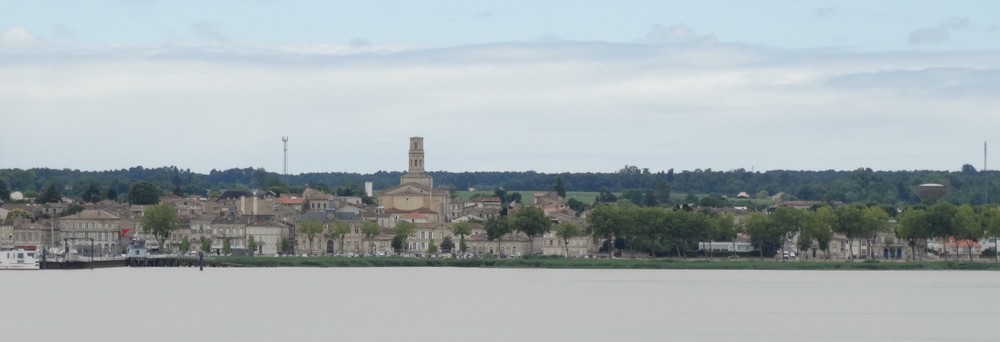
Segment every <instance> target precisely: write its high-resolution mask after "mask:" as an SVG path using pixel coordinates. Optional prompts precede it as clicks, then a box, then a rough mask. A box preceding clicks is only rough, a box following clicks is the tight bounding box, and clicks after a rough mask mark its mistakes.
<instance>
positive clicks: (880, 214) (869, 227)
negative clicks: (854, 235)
mask: <svg viewBox="0 0 1000 342" xmlns="http://www.w3.org/2000/svg"><path fill="white" fill-rule="evenodd" d="M861 217H862V219H863V223H862V225H861V227H862V228H861V236H864V237H866V241H867V243H868V258H869V259H872V258H874V257H875V240H876V238H877V237H878V234H879V233H885V232H889V229H890V227H889V214H888V213H887V212H886V211H885V210H883V209H882V208H881V207H878V206H871V207H867V208H865V209H864V210H862V212H861Z"/></svg>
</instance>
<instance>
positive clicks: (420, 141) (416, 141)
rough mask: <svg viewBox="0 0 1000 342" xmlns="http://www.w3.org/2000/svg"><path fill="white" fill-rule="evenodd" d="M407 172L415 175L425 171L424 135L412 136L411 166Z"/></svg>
mask: <svg viewBox="0 0 1000 342" xmlns="http://www.w3.org/2000/svg"><path fill="white" fill-rule="evenodd" d="M407 173H410V174H414V175H417V174H422V173H424V138H422V137H412V138H410V168H409V170H408V171H407Z"/></svg>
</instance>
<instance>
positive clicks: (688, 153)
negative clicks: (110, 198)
mask: <svg viewBox="0 0 1000 342" xmlns="http://www.w3.org/2000/svg"><path fill="white" fill-rule="evenodd" d="M691 36H695V37H697V36H696V35H694V34H693V33H692V34H691V35H687V37H691ZM342 49H349V47H344V46H341V47H336V48H335V47H326V46H317V47H312V48H309V47H305V46H302V47H297V48H295V49H287V48H255V49H254V48H246V47H211V48H203V47H157V48H142V47H133V48H114V49H105V50H100V49H98V50H93V49H91V50H59V51H50V52H46V53H41V54H39V53H37V52H35V53H33V54H30V55H29V54H19V53H5V54H3V53H0V107H2V108H5V123H4V125H3V127H7V128H0V155H3V156H4V166H5V167H36V166H47V167H55V168H62V167H69V168H80V169H110V168H122V167H129V166H134V165H138V164H141V165H143V166H146V167H153V166H161V165H177V166H179V167H183V168H192V169H194V170H197V171H201V172H205V171H208V170H210V169H212V168H216V169H224V168H230V167H247V166H261V167H265V168H267V169H271V170H278V169H280V167H281V160H282V157H281V146H280V145H279V144H280V141H279V138H280V137H281V136H283V135H287V136H290V137H291V140H290V142H289V143H290V144H289V146H290V160H289V163H290V168H291V170H292V172H307V171H360V172H371V171H376V170H380V169H381V170H401V169H404V168H405V158H406V156H405V149H406V146H405V144H406V139H407V137H409V136H412V135H423V136H424V137H425V138H426V139H427V140H426V143H427V149H428V157H427V163H428V168H429V169H431V170H451V171H464V170H528V169H533V170H537V171H545V172H559V171H612V170H615V169H617V168H619V167H621V165H625V164H630V165H640V166H643V167H649V168H651V169H653V170H664V169H668V168H676V169H679V170H683V169H689V170H690V169H695V168H701V169H705V168H712V169H716V170H725V169H732V168H738V167H744V168H750V167H751V166H753V167H755V168H756V169H759V170H760V169H846V170H850V169H854V168H857V167H859V166H866V167H872V168H875V169H946V168H957V167H958V166H960V165H962V164H964V163H967V162H970V158H977V156H976V155H973V156H967V155H964V154H963V153H961V151H963V150H964V148H965V147H963V146H964V145H963V144H965V143H969V142H968V140H969V139H972V138H970V137H976V138H975V140H979V141H978V142H976V144H978V145H979V146H981V143H982V141H981V139H982V137H985V136H990V135H991V134H992V131H991V130H992V128H993V127H997V126H998V125H1000V118H998V117H997V116H996V115H995V113H994V112H995V109H996V108H1000V99H998V98H997V97H996V96H995V95H994V94H996V93H998V92H1000V84H998V81H997V80H998V79H1000V53H998V52H975V53H918V52H911V53H894V54H884V53H881V54H875V53H873V54H865V53H846V52H837V51H784V50H771V49H766V48H760V47H754V46H746V45H740V44H722V43H718V44H707V45H705V44H609V43H581V42H569V41H558V42H548V43H538V42H536V43H506V44H487V45H473V46H454V47H420V48H416V49H415V48H409V49H400V50H396V51H379V52H359V51H358V50H342ZM348 51H353V52H348ZM38 122H46V123H49V124H48V125H46V132H47V133H46V137H47V138H46V139H47V140H46V141H47V143H46V144H22V143H16V142H23V141H37V135H36V134H37V133H36V132H37V131H35V130H22V129H18V130H14V129H10V128H9V127H33V126H32V125H35V124H37V123H38ZM82 134H83V135H86V136H88V138H87V139H86V140H81V139H80V137H81V135H82ZM970 144H971V143H970ZM52 146H58V147H59V148H56V149H53V148H52ZM109 147H113V148H109ZM973 148H974V147H973ZM973 148H970V149H973ZM108 151H113V153H109V152H108ZM152 151H155V153H153V152H152ZM97 152H100V153H97ZM980 153H981V152H980ZM970 154H975V151H972V153H970ZM978 157H981V155H978Z"/></svg>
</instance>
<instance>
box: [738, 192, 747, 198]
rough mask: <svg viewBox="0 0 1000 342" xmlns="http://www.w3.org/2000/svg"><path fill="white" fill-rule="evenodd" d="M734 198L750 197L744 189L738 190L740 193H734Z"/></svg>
mask: <svg viewBox="0 0 1000 342" xmlns="http://www.w3.org/2000/svg"><path fill="white" fill-rule="evenodd" d="M736 198H750V194H748V193H746V191H740V193H738V194H736Z"/></svg>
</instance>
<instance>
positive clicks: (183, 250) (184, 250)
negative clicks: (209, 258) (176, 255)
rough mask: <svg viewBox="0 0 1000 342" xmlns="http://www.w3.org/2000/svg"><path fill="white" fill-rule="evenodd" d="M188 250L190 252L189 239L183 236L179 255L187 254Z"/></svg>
mask: <svg viewBox="0 0 1000 342" xmlns="http://www.w3.org/2000/svg"><path fill="white" fill-rule="evenodd" d="M190 250H191V238H189V237H187V235H185V236H184V239H182V240H181V254H187V252H188V251H190Z"/></svg>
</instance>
